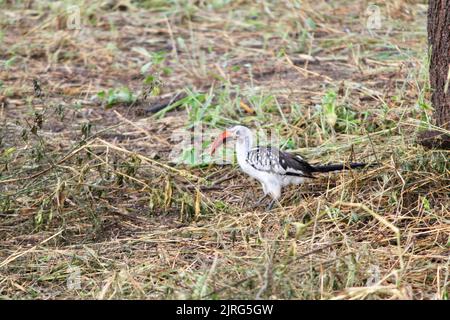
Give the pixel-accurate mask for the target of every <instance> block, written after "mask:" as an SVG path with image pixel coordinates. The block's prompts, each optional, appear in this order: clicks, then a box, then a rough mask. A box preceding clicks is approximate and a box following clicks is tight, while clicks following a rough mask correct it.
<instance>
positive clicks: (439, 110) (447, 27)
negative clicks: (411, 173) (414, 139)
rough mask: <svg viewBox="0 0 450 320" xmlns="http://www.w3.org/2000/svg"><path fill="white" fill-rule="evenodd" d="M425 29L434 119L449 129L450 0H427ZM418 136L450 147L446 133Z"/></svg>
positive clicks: (433, 144)
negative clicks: (428, 52) (426, 31)
mask: <svg viewBox="0 0 450 320" xmlns="http://www.w3.org/2000/svg"><path fill="white" fill-rule="evenodd" d="M427 29H428V46H429V49H430V53H431V60H430V86H431V89H432V90H433V92H432V95H431V103H432V105H433V108H434V121H435V124H436V125H437V126H439V127H441V128H442V129H445V130H450V90H449V87H450V0H430V1H429V7H428V25H427ZM421 140H422V141H421V143H422V144H423V145H424V146H426V147H438V148H445V149H450V137H449V135H447V134H442V132H437V131H427V132H424V133H423V134H422V135H421Z"/></svg>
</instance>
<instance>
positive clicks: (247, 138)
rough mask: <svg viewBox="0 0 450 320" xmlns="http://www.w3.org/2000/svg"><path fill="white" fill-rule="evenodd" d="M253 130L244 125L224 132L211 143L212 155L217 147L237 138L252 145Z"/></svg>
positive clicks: (238, 140)
mask: <svg viewBox="0 0 450 320" xmlns="http://www.w3.org/2000/svg"><path fill="white" fill-rule="evenodd" d="M251 138H252V132H251V131H250V129H249V128H247V127H244V126H234V127H231V128H229V129H226V130H225V131H224V132H222V133H221V134H220V135H219V136H218V137H217V138H216V140H214V142H213V143H212V145H211V155H213V154H214V152H216V149H217V148H218V147H219V146H221V145H222V144H223V143H224V142H225V141H228V140H231V139H233V140H237V142H238V143H245V144H248V146H250V145H251Z"/></svg>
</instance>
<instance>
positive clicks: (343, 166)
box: [312, 162, 374, 172]
mask: <svg viewBox="0 0 450 320" xmlns="http://www.w3.org/2000/svg"><path fill="white" fill-rule="evenodd" d="M373 165H374V164H368V163H361V162H352V163H340V164H325V165H318V166H312V167H313V168H314V171H315V172H330V171H340V170H348V169H355V168H364V167H372V166H373Z"/></svg>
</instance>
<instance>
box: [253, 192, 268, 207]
mask: <svg viewBox="0 0 450 320" xmlns="http://www.w3.org/2000/svg"><path fill="white" fill-rule="evenodd" d="M266 197H267V194H265V195H263V196H262V197H261V198H259V200H258V201H256V202H255V208H256V207H259V206H260V205H261V203H262V202H263V200H264V199H265V198H266Z"/></svg>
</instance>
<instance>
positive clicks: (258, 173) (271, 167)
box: [210, 125, 373, 211]
mask: <svg viewBox="0 0 450 320" xmlns="http://www.w3.org/2000/svg"><path fill="white" fill-rule="evenodd" d="M231 139H234V140H235V141H236V144H235V150H236V158H237V162H238V164H239V166H240V168H241V170H242V171H243V172H245V173H246V174H248V175H249V176H250V177H252V178H254V179H256V180H258V181H259V182H260V183H261V185H262V189H263V193H264V195H263V196H262V197H261V198H260V199H259V200H258V201H257V202H256V204H255V205H256V206H259V205H260V204H261V202H262V201H263V200H264V199H265V198H266V197H267V196H271V198H272V201H271V202H270V203H269V205H268V207H267V211H270V210H271V209H272V207H273V205H274V203H275V202H278V199H279V198H280V197H281V192H282V188H283V187H285V186H288V185H299V184H302V183H304V182H305V181H306V180H307V179H313V178H315V176H314V174H315V173H323V172H330V171H339V170H346V169H355V168H363V167H366V166H372V165H373V164H367V163H359V162H353V163H348V164H328V165H311V164H309V163H308V162H307V161H306V160H305V159H304V158H303V157H302V156H301V155H299V154H296V153H290V152H286V151H281V150H279V149H278V148H275V147H273V146H253V135H252V132H251V130H250V129H249V128H247V127H245V126H242V125H236V126H233V127H231V128H229V129H226V130H225V131H223V132H222V133H221V134H220V135H219V136H218V137H217V138H216V139H215V140H214V142H213V143H212V144H211V151H210V154H211V156H212V155H213V154H214V153H215V152H216V150H217V148H218V147H219V146H220V145H222V144H223V143H224V142H225V141H228V140H231Z"/></svg>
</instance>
